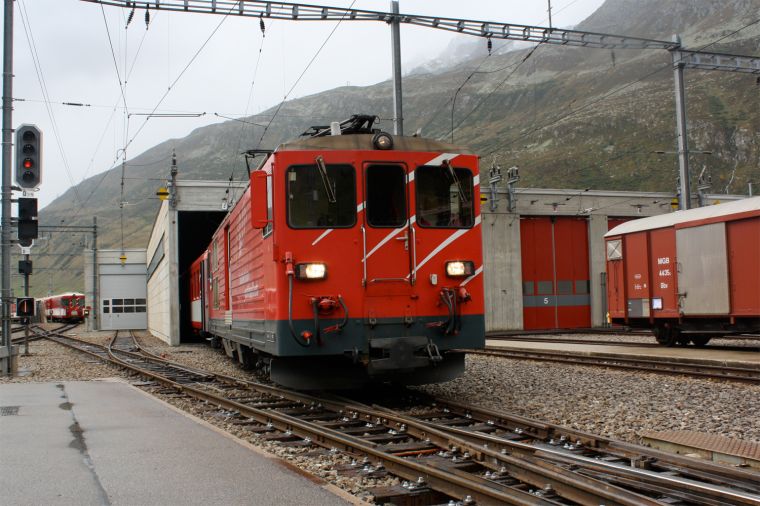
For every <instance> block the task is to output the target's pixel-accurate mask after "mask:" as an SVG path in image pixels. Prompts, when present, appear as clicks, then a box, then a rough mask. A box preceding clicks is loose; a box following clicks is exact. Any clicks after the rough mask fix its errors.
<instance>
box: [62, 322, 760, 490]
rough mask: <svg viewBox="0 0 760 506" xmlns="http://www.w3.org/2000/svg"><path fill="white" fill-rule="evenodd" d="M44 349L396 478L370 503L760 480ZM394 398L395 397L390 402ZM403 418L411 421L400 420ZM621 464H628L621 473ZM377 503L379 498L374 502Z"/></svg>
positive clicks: (117, 346)
mask: <svg viewBox="0 0 760 506" xmlns="http://www.w3.org/2000/svg"><path fill="white" fill-rule="evenodd" d="M48 338H49V339H52V340H54V341H56V342H59V343H61V344H64V345H66V346H70V347H73V348H75V349H78V350H80V351H83V352H85V353H89V354H91V355H94V356H97V357H98V358H100V359H102V360H106V361H108V362H110V363H112V364H117V365H119V366H121V367H124V368H127V369H129V370H130V371H132V372H134V373H135V374H139V375H141V376H142V377H144V378H148V379H149V381H150V382H151V383H152V384H155V385H160V387H159V388H160V389H161V391H162V392H163V393H168V394H171V395H176V396H183V398H184V397H187V398H191V399H195V400H198V401H201V402H203V403H207V405H208V406H213V408H210V409H217V410H219V413H220V414H221V416H224V417H227V418H228V419H229V420H230V423H233V424H235V425H239V426H241V427H247V428H248V429H249V430H252V431H255V432H258V433H259V434H260V435H261V436H262V437H265V438H268V439H271V440H275V441H281V442H284V443H285V444H299V445H307V446H319V447H322V448H324V449H325V450H326V451H343V452H347V453H349V454H352V455H355V456H363V457H364V458H365V459H367V460H366V462H364V463H362V464H359V463H353V464H352V465H351V466H349V468H347V469H343V470H342V472H344V473H347V474H349V473H356V474H358V473H362V474H364V475H374V476H378V475H383V474H385V473H388V472H390V473H392V474H394V475H397V476H399V477H401V478H403V479H405V480H407V481H406V483H405V485H404V486H402V487H398V488H397V489H395V490H385V491H382V492H381V493H379V494H376V497H380V499H379V500H382V501H389V500H393V501H395V500H397V499H399V498H405V499H406V500H412V498H413V500H414V501H415V504H438V503H440V502H445V501H446V500H449V499H453V500H459V501H462V502H465V503H466V502H471V501H475V502H477V503H479V504H662V503H663V501H665V502H666V503H671V504H672V503H673V502H676V503H684V502H685V503H693V504H758V502H760V474H758V473H752V472H749V471H744V470H737V469H731V468H726V467H723V466H717V465H715V464H711V463H708V462H702V461H696V460H692V459H686V458H683V457H679V456H672V455H667V454H664V453H662V452H658V451H654V450H650V449H647V448H642V447H638V446H633V445H627V444H623V443H616V442H613V441H610V440H606V439H602V438H598V437H596V436H592V435H589V434H584V433H581V432H577V431H572V430H567V429H564V428H561V427H558V426H552V425H548V424H544V423H541V422H535V421H532V420H528V419H525V418H521V417H514V416H509V415H506V414H502V413H496V412H491V411H487V410H481V409H477V408H473V407H469V406H464V405H458V404H453V403H448V402H443V401H441V400H439V399H432V398H422V397H419V396H411V394H408V393H407V394H406V395H405V398H406V399H407V402H411V406H413V407H414V409H413V410H412V412H406V413H404V412H401V411H398V410H396V409H391V408H383V407H378V406H368V405H366V404H363V403H361V402H359V401H356V400H352V399H342V398H338V397H334V396H328V397H314V396H311V395H307V394H302V393H298V392H292V391H288V390H284V389H281V388H278V387H273V386H269V385H263V384H260V383H255V382H249V381H243V380H239V379H235V378H230V377H226V376H222V375H216V374H211V373H207V372H204V371H200V370H196V369H192V368H187V367H185V366H181V365H179V364H176V363H172V362H167V361H165V360H163V359H161V358H160V357H158V356H156V355H153V354H150V353H148V352H146V351H145V350H141V349H140V348H139V346H138V345H137V343H136V342H135V341H134V340H133V339H132V338H131V337H129V336H127V335H125V334H124V333H118V334H116V336H115V337H114V339H113V341H112V342H111V344H110V345H109V346H99V345H95V344H92V343H88V342H85V341H81V340H78V339H75V338H72V337H68V336H60V335H58V336H55V335H50V336H48ZM392 397H394V398H398V391H396V393H394V394H393V396H392ZM413 414H414V415H415V416H412V415H413ZM632 464H633V465H632ZM383 494H385V495H383Z"/></svg>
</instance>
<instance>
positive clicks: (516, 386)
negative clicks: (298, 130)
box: [0, 332, 760, 499]
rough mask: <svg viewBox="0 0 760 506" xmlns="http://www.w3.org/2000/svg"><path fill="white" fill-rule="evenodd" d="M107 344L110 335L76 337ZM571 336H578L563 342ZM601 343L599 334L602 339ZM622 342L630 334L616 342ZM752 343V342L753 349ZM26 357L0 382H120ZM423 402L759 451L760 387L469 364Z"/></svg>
mask: <svg viewBox="0 0 760 506" xmlns="http://www.w3.org/2000/svg"><path fill="white" fill-rule="evenodd" d="M77 335H79V336H80V337H82V338H84V339H87V340H90V341H92V342H97V343H100V344H106V343H107V342H108V341H109V340H110V338H111V336H112V335H113V333H112V332H94V333H83V332H77ZM138 336H139V337H140V342H141V344H142V345H143V346H144V347H145V348H146V349H149V350H150V351H152V352H154V353H157V354H159V355H162V356H164V357H165V358H167V359H170V360H173V361H176V362H179V363H182V364H186V365H188V366H191V367H197V368H201V369H204V370H208V371H211V372H215V373H219V374H225V375H228V376H234V377H238V378H244V379H249V380H256V381H261V379H260V378H256V377H255V376H253V375H252V374H251V373H248V372H246V371H243V370H242V369H241V368H240V367H239V366H238V365H237V364H236V363H235V362H233V361H231V360H230V359H228V358H227V357H226V356H224V354H223V353H221V352H220V351H219V350H213V349H211V348H209V347H208V346H207V345H205V344H185V345H181V346H175V347H170V346H168V345H166V344H165V343H164V342H162V341H160V340H159V339H156V338H154V337H152V336H150V335H149V334H147V333H140V334H138ZM571 336H572V337H574V338H575V337H578V334H574V335H571ZM611 337H613V336H610V335H601V336H600V339H601V338H604V339H606V340H609V339H610V338H611ZM620 337H621V339H630V338H631V336H630V335H626V336H620ZM753 342H755V343H756V341H753ZM30 347H31V352H32V353H31V356H29V357H23V356H21V357H19V364H20V369H21V370H22V371H25V372H26V374H25V375H24V376H18V377H15V378H2V377H0V382H30V381H33V382H37V381H58V380H87V379H98V378H104V377H115V376H123V374H122V373H120V372H119V371H118V370H117V369H115V368H111V367H109V366H105V365H102V364H101V363H99V362H97V361H96V360H95V359H90V358H88V357H86V356H84V355H82V354H80V353H78V352H75V351H73V350H68V349H66V348H64V347H62V346H60V345H58V344H55V343H51V342H48V341H44V340H43V341H35V342H32V343H31V344H30ZM419 388H420V389H421V390H423V391H426V392H428V393H431V394H435V395H439V396H442V397H446V398H449V399H452V400H457V401H459V400H462V399H467V402H470V403H472V404H476V405H480V406H483V407H486V408H490V409H496V410H503V411H508V412H510V413H513V414H517V415H522V416H526V417H530V418H536V419H540V420H544V421H547V422H551V423H556V424H561V425H565V426H569V427H573V428H575V429H579V430H583V431H587V432H591V433H594V434H599V435H603V436H607V437H612V438H616V439H621V440H625V441H630V442H640V441H639V434H640V433H641V432H644V431H648V430H653V431H663V430H694V431H701V432H707V433H713V434H719V435H723V436H728V437H733V438H738V439H743V440H747V441H754V442H758V443H760V386H758V385H744V384H739V383H729V382H720V381H712V380H701V379H693V378H687V377H681V376H666V375H660V374H650V373H641V372H627V371H615V370H605V369H601V368H591V367H581V366H570V365H564V364H562V365H559V364H547V363H539V362H525V361H515V360H510V359H502V358H498V357H487V356H468V357H467V370H466V373H465V375H464V376H463V377H461V378H459V379H457V380H454V381H451V382H448V383H444V384H441V385H431V386H426V387H419ZM157 396H158V397H160V398H162V399H164V400H166V401H167V402H169V403H171V404H173V405H175V406H177V407H179V408H181V409H184V410H186V411H189V412H191V413H192V414H194V415H196V416H199V417H201V418H203V419H204V420H206V421H209V422H210V423H212V424H214V425H216V426H218V427H220V428H222V429H223V430H226V431H228V432H231V433H232V434H234V435H236V436H238V437H240V438H241V439H244V440H246V441H249V442H250V443H251V444H254V445H256V446H258V447H261V448H263V449H265V450H266V451H269V452H270V453H273V454H275V455H278V456H280V457H281V458H283V459H285V460H288V461H289V462H291V463H294V464H296V465H298V466H299V467H302V468H303V469H305V470H307V471H308V472H310V473H312V474H315V475H317V476H321V477H323V478H324V479H326V480H327V481H329V482H331V483H333V484H335V485H337V486H339V487H341V488H343V489H344V490H346V491H348V492H350V493H353V494H356V495H357V497H360V498H365V499H367V498H368V497H367V496H366V489H367V488H368V487H373V486H388V485H390V484H392V483H397V482H396V481H395V480H393V479H382V478H381V479H373V478H367V477H346V476H339V475H338V471H337V470H336V469H335V467H336V466H340V465H344V464H347V463H348V462H349V461H350V459H349V458H348V457H345V456H341V455H329V454H324V453H323V452H319V451H315V450H314V449H313V448H311V449H310V448H303V447H287V446H282V445H279V444H276V443H271V442H267V441H264V440H262V439H261V438H259V437H258V436H256V435H255V434H254V433H252V432H250V431H247V430H245V429H244V428H241V427H239V426H235V425H233V424H231V423H230V422H229V420H228V419H225V418H224V417H220V416H219V414H218V412H216V411H215V410H211V411H205V410H204V409H208V408H201V407H198V406H197V405H195V404H192V403H189V402H188V401H187V400H184V399H182V398H177V397H174V396H166V395H160V394H158V395H157Z"/></svg>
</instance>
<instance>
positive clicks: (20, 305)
mask: <svg viewBox="0 0 760 506" xmlns="http://www.w3.org/2000/svg"><path fill="white" fill-rule="evenodd" d="M16 316H20V317H24V318H29V317H32V316H34V298H33V297H19V298H17V299H16Z"/></svg>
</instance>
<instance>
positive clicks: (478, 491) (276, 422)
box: [51, 336, 633, 505]
mask: <svg viewBox="0 0 760 506" xmlns="http://www.w3.org/2000/svg"><path fill="white" fill-rule="evenodd" d="M51 338H52V339H53V340H54V341H56V342H60V343H62V344H65V345H67V346H69V347H72V348H75V349H79V348H78V347H77V345H75V344H72V342H75V343H77V344H79V345H85V348H87V349H83V350H81V351H84V352H85V353H88V354H90V355H93V356H96V357H98V358H100V359H103V360H106V361H109V362H111V363H113V364H116V365H119V366H120V367H123V368H125V369H127V370H130V371H132V372H134V373H135V374H139V375H141V376H143V377H148V378H150V379H152V380H154V381H156V382H158V383H160V384H162V385H164V386H166V387H169V388H171V389H173V390H176V391H177V392H181V393H184V394H186V395H188V396H190V397H193V398H195V399H198V400H201V401H205V402H209V403H212V404H214V405H217V406H219V407H222V408H225V409H227V410H230V411H234V412H237V413H239V414H240V415H244V416H246V417H249V418H250V419H252V420H256V421H257V422H259V423H261V424H264V425H268V426H271V427H274V428H276V429H277V430H279V431H281V432H283V433H286V434H297V435H298V437H301V438H303V439H305V440H308V441H310V442H313V443H315V444H317V445H319V446H322V447H324V448H328V449H331V450H332V449H336V448H337V449H339V450H343V451H346V452H349V453H361V454H364V455H367V456H369V457H371V458H374V459H376V460H378V461H380V462H383V464H384V466H385V468H386V469H388V470H389V471H391V472H392V473H393V474H396V475H397V476H400V477H402V478H404V479H408V480H412V481H416V480H417V479H418V478H419V477H424V481H425V483H427V484H428V485H429V486H430V487H431V488H432V489H434V490H438V491H440V492H443V493H445V494H447V495H449V496H451V497H466V496H470V497H472V498H473V499H475V500H476V501H477V502H478V503H482V504H518V505H536V504H552V503H551V502H549V501H546V500H544V499H542V498H540V497H537V496H535V495H532V494H529V493H527V492H523V491H520V490H517V489H514V488H511V487H507V486H503V485H500V484H498V483H494V482H488V483H484V482H475V481H473V480H472V479H471V478H467V477H463V476H459V475H457V474H454V473H451V472H448V471H446V470H442V469H436V468H434V467H431V466H427V465H423V464H420V463H417V462H414V461H411V460H409V459H404V458H402V457H398V456H395V455H391V454H387V453H385V452H383V451H381V450H378V449H376V448H375V447H374V446H373V445H372V444H370V443H367V442H366V441H363V440H361V439H358V438H356V437H353V436H349V435H346V434H342V433H340V432H338V431H336V430H333V429H329V428H326V427H321V426H319V425H317V424H313V423H310V422H305V421H302V420H298V419H297V418H294V417H292V416H290V415H286V414H283V413H278V412H275V411H272V410H266V409H258V408H254V407H251V406H248V405H246V404H243V403H240V402H237V401H234V400H230V399H225V398H223V397H220V396H219V395H216V394H212V393H210V392H207V391H204V390H202V389H200V388H196V387H194V386H191V385H189V384H182V383H179V382H176V381H174V380H171V379H169V378H167V377H166V376H163V375H161V374H158V373H157V372H155V371H150V370H147V369H144V368H140V367H138V366H137V365H135V364H134V363H130V362H129V361H128V360H124V359H121V358H119V357H117V356H116V354H115V353H113V354H112V353H111V352H110V351H109V348H108V347H103V346H100V345H95V344H93V343H87V342H86V341H82V340H78V339H75V338H71V337H68V336H65V337H63V336H58V337H51ZM66 340H68V341H70V342H68V343H64V342H63V341H66ZM92 348H99V349H100V350H101V353H99V354H98V353H94V352H93V351H92ZM117 353H119V354H121V353H126V354H127V355H129V356H130V358H133V357H132V355H133V353H131V352H123V351H118V350H117ZM238 381H239V380H238ZM272 388H275V387H272ZM631 504H633V503H631Z"/></svg>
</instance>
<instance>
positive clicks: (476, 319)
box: [190, 117, 485, 388]
mask: <svg viewBox="0 0 760 506" xmlns="http://www.w3.org/2000/svg"><path fill="white" fill-rule="evenodd" d="M372 120H373V118H372V117H354V118H352V119H351V120H349V121H348V122H344V124H343V127H344V128H343V131H342V135H326V134H328V133H329V132H330V129H329V128H327V129H325V130H319V129H316V130H315V131H314V132H313V135H312V136H310V137H308V138H301V139H299V140H296V141H294V142H290V143H286V144H283V145H281V146H280V147H279V148H278V149H277V150H275V151H274V152H273V153H270V154H269V155H268V157H267V159H266V160H265V161H264V162H263V163H262V165H261V166H260V169H259V170H257V171H254V172H253V173H252V175H251V185H250V186H249V188H248V189H247V190H246V192H245V194H244V195H243V196H242V197H241V198H240V199H239V200H238V202H237V203H236V206H235V207H234V208H233V209H232V210H231V212H230V213H229V215H228V216H227V218H225V220H224V221H223V222H222V224H221V225H220V226H219V228H218V229H217V231H216V233H215V234H214V236H213V239H212V242H211V244H210V246H209V248H208V250H207V251H206V252H205V253H204V255H203V256H202V257H201V258H199V259H198V260H197V261H196V262H195V263H194V264H193V267H192V269H191V277H192V279H194V280H196V279H197V280H199V288H200V292H199V293H198V292H196V291H193V294H191V296H190V300H191V304H193V305H194V306H193V307H195V305H196V304H198V303H199V301H200V306H201V307H200V311H195V310H194V311H193V315H195V317H194V318H193V320H194V321H193V325H194V326H195V327H196V328H202V329H203V331H204V332H206V333H208V334H210V335H212V336H215V338H216V339H217V340H218V341H221V343H222V344H223V345H224V348H225V350H226V352H227V354H228V355H230V356H234V357H237V358H238V360H240V362H242V363H244V364H245V365H251V366H252V365H254V364H256V365H258V366H261V367H263V368H266V369H268V370H269V373H270V375H271V377H272V379H273V380H275V381H276V382H278V383H281V384H285V385H288V386H292V387H297V388H342V387H348V386H355V385H356V384H358V383H361V382H364V381H367V380H368V379H378V380H381V381H385V380H390V381H395V382H398V383H406V384H414V383H432V382H437V381H446V380H448V379H451V378H453V377H456V376H458V375H459V374H461V373H462V372H463V371H464V353H462V352H461V351H458V350H461V349H465V348H482V347H483V346H484V344H485V320H484V314H483V312H484V303H483V276H482V270H483V259H482V239H481V224H480V205H479V193H480V191H479V174H478V157H477V156H476V155H474V154H471V153H470V152H468V151H467V150H465V149H462V148H458V147H455V146H452V145H448V144H445V143H441V142H437V141H433V140H428V139H422V138H412V137H398V136H391V135H389V134H385V133H382V132H379V131H377V130H373V129H371V125H372ZM367 123H368V125H367ZM191 290H195V288H191Z"/></svg>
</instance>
